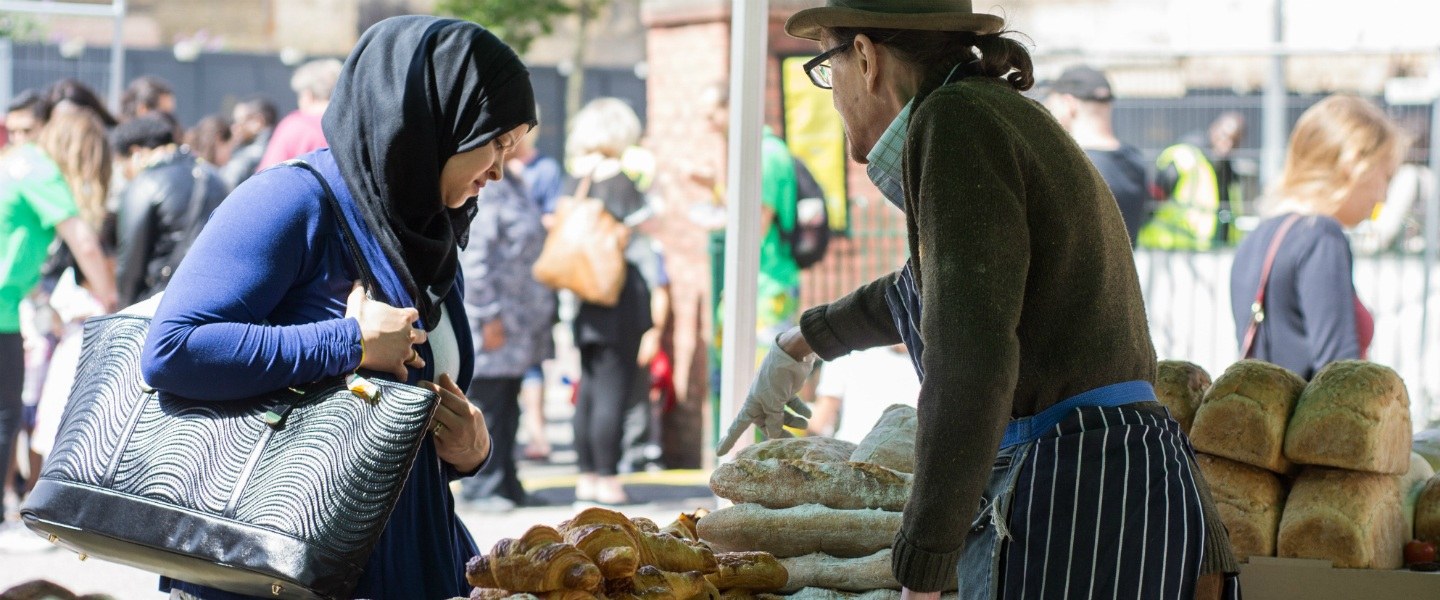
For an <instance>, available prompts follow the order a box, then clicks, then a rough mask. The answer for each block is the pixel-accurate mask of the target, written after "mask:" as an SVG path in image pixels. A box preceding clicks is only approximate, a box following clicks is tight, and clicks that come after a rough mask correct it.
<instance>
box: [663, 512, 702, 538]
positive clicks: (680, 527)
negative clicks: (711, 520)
mask: <svg viewBox="0 0 1440 600" xmlns="http://www.w3.org/2000/svg"><path fill="white" fill-rule="evenodd" d="M707 514H710V512H709V511H707V510H705V509H703V508H701V509H698V510H696V511H695V512H693V513H680V516H679V517H677V518H676V519H675V522H674V523H671V524H669V525H666V526H665V528H664V529H661V530H660V533H668V534H670V535H673V536H675V537H678V538H681V539H686V540H691V541H697V540H699V539H700V534H699V532H698V530H697V527H698V526H699V523H700V518H701V517H703V516H705V515H707Z"/></svg>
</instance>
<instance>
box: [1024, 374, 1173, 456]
mask: <svg viewBox="0 0 1440 600" xmlns="http://www.w3.org/2000/svg"><path fill="white" fill-rule="evenodd" d="M1154 401H1155V387H1154V386H1152V385H1150V382H1148V381H1124V382H1121V383H1112V384H1110V385H1107V386H1104V387H1098V388H1095V389H1093V390H1090V391H1088V392H1082V393H1080V394H1076V395H1074V396H1071V397H1069V398H1066V399H1065V400H1063V401H1061V402H1060V403H1059V404H1056V405H1054V406H1051V407H1050V408H1047V409H1045V410H1042V411H1040V413H1039V414H1036V415H1034V416H1030V417H1025V418H1023V419H1015V420H1013V421H1010V424H1009V425H1006V426H1005V437H1004V438H1001V440H1000V447H1001V448H1009V447H1011V446H1014V445H1017V444H1025V443H1029V442H1033V441H1035V440H1037V439H1040V438H1041V437H1042V436H1044V435H1045V433H1046V432H1048V431H1050V430H1051V429H1053V428H1054V427H1055V426H1056V425H1057V424H1059V423H1060V422H1061V421H1063V420H1065V417H1067V416H1069V415H1070V411H1072V410H1075V409H1077V408H1080V407H1082V406H1097V407H1103V408H1109V407H1114V406H1123V405H1126V404H1134V403H1136V402H1154Z"/></svg>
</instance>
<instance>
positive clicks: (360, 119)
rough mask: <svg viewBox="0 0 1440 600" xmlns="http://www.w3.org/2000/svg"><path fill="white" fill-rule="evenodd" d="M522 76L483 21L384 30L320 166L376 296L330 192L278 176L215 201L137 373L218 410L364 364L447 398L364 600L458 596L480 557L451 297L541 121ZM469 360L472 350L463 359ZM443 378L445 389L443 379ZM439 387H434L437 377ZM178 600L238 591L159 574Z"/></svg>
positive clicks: (419, 21) (479, 450) (370, 570)
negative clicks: (457, 500) (462, 502)
mask: <svg viewBox="0 0 1440 600" xmlns="http://www.w3.org/2000/svg"><path fill="white" fill-rule="evenodd" d="M534 107H535V101H534V93H533V91H532V90H531V87H530V77H529V73H528V71H526V69H525V66H524V65H523V64H521V62H520V60H519V58H518V57H517V56H516V55H515V53H514V52H513V51H511V50H510V48H509V47H507V46H505V44H504V43H502V42H501V41H500V40H498V39H497V38H495V36H493V35H491V34H490V33H489V32H487V31H486V30H484V29H483V28H481V27H480V26H478V25H475V24H474V23H468V22H464V21H455V20H445V19H437V18H433V17H419V16H409V17H396V18H392V19H387V20H385V21H382V22H380V23H378V24H376V25H375V26H374V27H371V28H370V30H369V31H367V32H366V33H365V35H364V36H362V37H361V39H360V42H359V44H358V45H357V46H356V47H355V50H354V51H353V52H352V53H351V55H350V58H349V59H348V60H347V61H346V63H345V70H344V72H343V74H342V75H341V77H340V81H339V83H338V84H337V87H336V90H335V95H334V98H333V99H332V101H331V104H330V108H329V110H328V111H327V113H326V115H325V120H324V125H325V136H326V138H327V139H328V140H329V141H330V144H331V147H330V148H329V149H327V150H319V151H316V152H313V153H311V154H307V155H305V156H302V157H301V158H302V159H303V160H304V161H305V162H307V163H309V164H311V165H313V166H314V167H315V168H316V169H318V170H319V172H320V173H321V175H322V176H323V177H324V178H325V180H326V182H327V183H328V184H329V186H330V188H331V189H333V190H334V193H335V196H336V197H337V199H338V200H339V204H340V208H341V212H342V213H343V214H342V215H340V216H341V217H342V218H343V219H344V221H345V222H346V224H347V225H348V226H349V227H350V229H351V230H352V231H354V232H355V233H356V237H357V238H358V240H359V246H360V252H361V253H362V254H364V255H365V257H366V259H367V261H368V262H369V263H370V265H372V268H373V269H374V271H375V276H376V280H377V281H376V287H377V288H378V289H371V290H368V291H369V297H368V298H367V297H366V294H365V291H364V290H362V289H361V288H360V287H359V285H358V284H356V283H354V282H355V280H356V279H357V278H358V276H357V273H356V272H355V269H354V267H353V266H351V265H352V263H351V260H350V258H349V256H348V254H347V253H348V250H346V249H345V248H344V242H343V241H342V238H341V237H340V236H341V234H340V230H339V224H338V222H337V219H336V216H335V215H334V214H333V213H332V211H331V209H330V208H329V207H328V205H327V204H326V201H325V200H324V195H323V194H324V191H323V190H322V188H321V186H320V184H319V182H317V181H316V180H315V178H314V177H313V176H312V175H310V174H309V173H307V172H306V171H304V170H302V169H299V168H295V167H287V166H280V167H276V168H273V169H270V170H267V171H265V172H262V173H259V174H257V175H255V176H254V177H252V178H250V179H248V180H246V181H245V183H243V184H242V185H240V186H239V187H238V188H236V190H235V191H234V192H233V193H232V194H231V196H230V197H229V198H228V199H226V201H225V202H224V203H223V204H221V206H220V208H218V209H217V210H216V211H215V213H214V215H213V216H212V217H211V219H210V222H209V224H208V225H207V226H206V227H205V229H204V231H203V233H201V235H200V236H199V237H198V239H197V240H196V241H195V244H194V246H193V247H192V248H191V249H190V252H189V254H188V255H187V257H186V259H185V262H184V263H183V264H182V265H181V266H180V268H179V269H178V270H177V271H176V273H175V276H174V278H173V279H172V281H171V283H170V286H169V288H168V291H167V292H166V295H165V297H164V298H163V300H162V301H161V303H160V306H159V308H158V310H157V311H156V315H155V319H154V321H153V322H152V325H151V329H150V336H149V338H148V339H147V341H146V347H145V355H144V357H143V359H142V370H143V372H144V376H145V379H146V381H147V382H149V383H150V385H151V386H153V387H155V388H156V389H160V390H164V391H167V392H171V393H175V394H179V395H181V396H185V397H190V398H200V399H210V400H216V401H223V400H230V399H236V398H244V397H248V396H252V395H255V394H259V393H263V392H267V391H272V390H276V389H280V388H282V387H287V386H295V385H303V384H306V383H309V382H312V381H316V380H319V379H322V378H325V377H330V376H336V375H341V374H345V373H350V372H353V371H355V370H357V369H363V370H367V371H371V372H372V374H374V373H378V374H381V376H386V377H389V378H392V379H395V380H397V381H406V382H410V383H419V384H421V385H425V386H428V387H430V388H431V389H433V390H435V391H436V392H437V393H439V394H440V396H441V406H440V408H439V409H438V410H437V411H436V419H435V424H434V425H433V427H432V431H433V435H431V436H430V439H429V440H427V441H426V442H425V443H424V444H423V445H422V447H421V449H420V452H419V456H418V457H417V458H416V460H415V464H414V467H413V468H412V469H411V472H410V476H409V480H408V481H407V482H406V485H405V489H404V492H403V493H402V494H401V497H400V500H399V502H398V503H397V504H396V507H395V510H394V511H393V513H392V514H391V516H390V520H389V522H388V524H387V525H386V528H385V531H384V533H383V534H382V535H381V537H380V540H379V542H378V544H377V545H376V548H375V550H374V552H373V553H372V554H371V556H370V560H369V562H368V564H367V565H366V567H365V573H364V575H363V576H362V577H361V581H360V582H359V585H358V586H357V588H356V590H355V592H354V596H355V597H359V598H424V599H429V598H450V597H454V596H464V595H466V594H467V592H468V589H469V586H468V585H467V584H466V583H465V576H464V561H465V560H467V559H469V558H470V557H471V556H473V555H475V554H476V553H477V550H476V548H475V543H474V541H473V540H472V539H471V538H470V535H469V533H468V532H467V531H466V530H465V527H464V526H463V525H462V524H461V523H460V521H459V519H458V518H456V516H455V513H454V499H453V498H452V497H451V495H450V491H449V487H448V484H449V482H450V481H451V480H452V479H455V478H458V477H461V476H464V475H467V474H471V473H474V472H475V471H477V470H478V469H479V468H480V466H481V464H482V463H483V462H484V461H485V460H486V459H487V457H488V455H489V451H490V440H489V436H488V434H487V433H486V428H485V421H484V417H482V416H481V414H480V412H479V411H478V410H477V409H475V408H473V407H472V406H471V404H470V403H469V402H468V401H466V399H465V395H464V392H463V390H462V389H460V388H459V387H458V386H457V385H456V384H455V382H467V383H468V382H469V381H470V380H471V368H472V365H471V363H472V362H473V352H471V351H469V348H470V347H471V339H470V333H469V326H468V324H467V322H466V318H465V312H464V310H465V309H464V305H463V303H462V302H461V300H460V298H459V293H458V292H457V290H459V289H462V288H461V286H460V285H458V280H459V277H460V273H459V269H458V267H457V264H458V262H457V253H458V248H457V246H458V245H463V244H464V241H465V240H464V232H466V231H467V230H468V226H469V220H470V215H472V214H473V206H474V202H475V196H476V194H477V193H478V192H479V190H480V188H481V187H484V185H485V184H486V182H488V181H492V180H498V179H499V178H500V175H501V168H502V165H503V164H504V162H505V158H506V154H507V152H509V151H510V149H511V148H513V147H515V145H516V144H518V142H519V140H520V138H521V137H522V136H524V135H525V133H526V132H528V131H529V129H530V128H531V127H533V126H534V125H535V108H534ZM462 349H464V350H463V351H462ZM430 382H436V383H430ZM437 384H438V385H437ZM161 583H162V588H165V589H169V590H171V591H172V596H173V597H178V598H190V597H193V598H203V599H206V600H210V599H228V598H237V597H238V596H235V595H234V594H230V593H226V592H221V591H218V590H214V589H209V588H204V587H200V586H196V585H193V584H187V583H184V582H179V581H169V580H164V581H162V582H161Z"/></svg>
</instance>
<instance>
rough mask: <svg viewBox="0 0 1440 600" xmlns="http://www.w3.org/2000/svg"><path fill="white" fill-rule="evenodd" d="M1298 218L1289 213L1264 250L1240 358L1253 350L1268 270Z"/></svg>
mask: <svg viewBox="0 0 1440 600" xmlns="http://www.w3.org/2000/svg"><path fill="white" fill-rule="evenodd" d="M1299 220H1300V215H1290V216H1289V217H1287V218H1286V219H1285V222H1283V223H1281V224H1280V229H1278V230H1276V232H1275V237H1274V238H1273V239H1271V240H1270V249H1269V250H1267V251H1266V252H1265V263H1264V265H1262V266H1261V267H1260V289H1259V290H1258V291H1256V292H1255V302H1253V303H1251V304H1250V325H1249V327H1247V328H1246V329H1245V341H1244V343H1243V344H1241V346H1240V358H1250V357H1251V355H1253V354H1254V352H1255V337H1256V336H1257V335H1259V333H1260V323H1261V322H1263V321H1264V320H1265V290H1266V288H1268V287H1269V285H1270V272H1271V271H1273V270H1274V269H1275V255H1277V254H1279V253H1280V244H1281V242H1284V241H1285V234H1287V233H1290V228H1291V227H1292V226H1294V225H1295V222H1296V221H1299Z"/></svg>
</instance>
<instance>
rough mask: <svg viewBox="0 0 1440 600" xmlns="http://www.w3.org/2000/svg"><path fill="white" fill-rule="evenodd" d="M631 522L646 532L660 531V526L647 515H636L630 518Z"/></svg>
mask: <svg viewBox="0 0 1440 600" xmlns="http://www.w3.org/2000/svg"><path fill="white" fill-rule="evenodd" d="M622 516H623V515H622ZM630 522H631V523H634V524H635V528H636V529H639V530H640V531H643V532H645V533H660V526H659V525H657V524H655V522H654V521H651V520H650V519H647V518H645V517H635V518H633V519H630Z"/></svg>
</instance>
